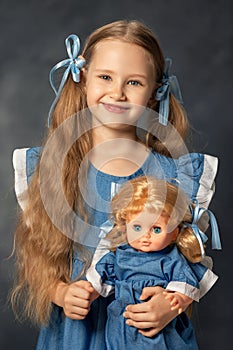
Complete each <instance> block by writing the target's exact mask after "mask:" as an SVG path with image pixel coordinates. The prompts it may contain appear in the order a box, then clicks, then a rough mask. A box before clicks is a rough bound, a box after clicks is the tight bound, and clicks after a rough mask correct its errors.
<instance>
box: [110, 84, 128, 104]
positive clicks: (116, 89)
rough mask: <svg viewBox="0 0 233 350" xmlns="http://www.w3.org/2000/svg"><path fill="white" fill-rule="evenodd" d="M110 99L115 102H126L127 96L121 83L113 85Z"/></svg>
mask: <svg viewBox="0 0 233 350" xmlns="http://www.w3.org/2000/svg"><path fill="white" fill-rule="evenodd" d="M110 97H111V98H112V99H114V100H115V101H125V99H126V96H125V93H124V88H123V86H122V84H121V83H115V84H114V85H112V89H111V91H110Z"/></svg>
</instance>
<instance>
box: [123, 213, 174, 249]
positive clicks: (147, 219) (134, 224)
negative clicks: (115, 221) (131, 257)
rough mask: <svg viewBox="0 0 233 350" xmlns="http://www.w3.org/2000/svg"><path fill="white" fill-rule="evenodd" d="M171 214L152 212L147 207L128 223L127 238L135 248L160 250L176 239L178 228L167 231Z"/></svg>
mask: <svg viewBox="0 0 233 350" xmlns="http://www.w3.org/2000/svg"><path fill="white" fill-rule="evenodd" d="M168 221H169V216H168V215H167V214H165V213H163V212H162V213H161V215H160V216H159V217H158V214H155V213H152V212H151V211H148V210H147V209H145V210H143V211H142V212H141V213H140V214H139V215H137V216H134V217H133V219H132V220H131V221H130V222H129V223H127V224H126V230H127V240H128V243H129V244H130V245H131V247H133V248H134V249H136V250H138V251H142V252H152V251H159V250H161V249H164V248H165V247H167V246H168V245H169V244H170V243H171V242H172V241H174V240H175V239H176V236H177V234H178V228H175V229H174V230H173V231H172V232H167V226H168Z"/></svg>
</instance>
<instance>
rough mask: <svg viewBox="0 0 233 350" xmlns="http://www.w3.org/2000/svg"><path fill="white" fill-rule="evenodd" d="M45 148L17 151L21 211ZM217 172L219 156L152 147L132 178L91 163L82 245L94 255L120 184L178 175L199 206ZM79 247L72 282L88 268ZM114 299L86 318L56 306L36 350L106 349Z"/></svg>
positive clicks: (103, 300) (210, 191) (208, 194)
mask: <svg viewBox="0 0 233 350" xmlns="http://www.w3.org/2000/svg"><path fill="white" fill-rule="evenodd" d="M41 152H42V149H41V148H40V147H34V148H28V149H17V150H15V151H14V155H13V165H14V169H15V191H16V196H17V198H18V202H19V204H20V206H21V208H22V209H24V207H25V204H26V202H27V187H28V184H29V182H30V180H31V177H32V176H33V174H34V172H35V168H36V166H37V164H38V162H39V161H40V154H41ZM216 172H217V158H215V157H212V156H209V155H203V154H199V153H191V154H186V155H184V156H182V157H180V158H178V159H172V158H168V157H165V156H162V155H160V154H158V153H155V152H154V151H150V152H149V153H148V157H147V159H146V160H145V162H144V163H143V164H142V166H141V167H140V168H139V169H138V170H137V171H136V172H135V173H133V174H132V175H130V176H120V177H119V176H113V175H109V174H106V173H103V172H101V171H98V170H97V169H95V167H94V166H93V165H92V164H89V170H88V176H87V186H86V198H85V200H86V203H87V205H86V208H87V211H88V214H89V218H90V222H89V224H90V225H89V226H88V230H87V231H86V232H85V235H83V236H82V238H80V241H79V242H78V244H80V243H81V244H83V245H84V246H85V247H86V248H87V249H89V251H90V253H91V254H94V253H95V251H96V247H97V246H98V244H99V242H101V238H100V237H99V234H100V228H101V226H102V225H103V223H105V222H106V221H107V219H108V217H109V203H110V201H111V198H112V195H113V193H114V192H115V191H116V188H117V185H118V184H123V183H124V182H126V181H128V180H130V179H132V178H135V177H138V176H142V175H151V176H154V177H157V178H164V179H168V180H170V179H174V178H175V179H178V180H179V182H180V185H181V187H182V188H183V189H184V191H185V192H186V193H187V195H188V196H189V197H190V198H191V199H195V198H197V199H198V201H199V203H200V206H204V207H207V206H208V204H209V202H210V200H211V198H212V195H213V192H214V186H213V184H214V178H215V176H216ZM51 239H52V238H51ZM76 246H77V245H76V244H75V245H74V250H73V259H72V276H71V278H72V280H74V279H76V278H77V277H78V275H79V273H80V272H81V270H82V268H83V266H84V261H83V258H82V257H81V256H80V254H79V252H78V250H77V249H76ZM104 253H106V251H105V252H104ZM82 278H83V279H85V278H86V276H84V277H82ZM112 299H113V295H110V296H108V297H106V298H105V297H99V298H98V299H96V300H95V301H94V302H93V303H92V305H91V310H90V312H89V314H88V315H87V317H86V319H85V320H82V321H79V320H71V319H69V318H67V317H65V316H64V313H63V310H62V308H60V307H58V306H56V305H53V311H52V314H51V319H50V322H49V325H47V326H42V327H41V330H40V334H39V339H38V342H37V350H52V349H53V350H73V349H78V350H89V349H90V350H105V349H106V342H105V327H106V321H107V306H108V305H109V303H110V302H111V301H112ZM111 332H114V330H111ZM120 348H121V347H120ZM187 349H188V348H187Z"/></svg>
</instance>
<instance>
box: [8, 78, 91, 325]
mask: <svg viewBox="0 0 233 350" xmlns="http://www.w3.org/2000/svg"><path fill="white" fill-rule="evenodd" d="M85 106H86V99H85V93H84V89H83V85H82V84H80V85H79V84H76V83H74V82H73V81H72V79H71V77H69V78H68V80H67V82H66V84H65V86H64V88H63V90H62V93H61V96H60V98H59V100H58V102H57V104H56V106H55V108H54V112H53V115H52V119H51V125H50V128H49V132H48V136H47V138H46V140H45V142H44V147H43V149H45V148H46V144H47V142H49V140H50V137H51V136H53V133H55V132H56V131H57V130H58V127H59V126H60V125H61V124H62V123H63V122H64V121H66V120H68V118H69V117H71V116H75V118H74V119H73V120H74V123H73V126H74V127H73V130H70V129H69V128H64V130H63V129H62V133H60V134H59V138H57V139H56V138H55V141H54V142H53V145H52V147H51V149H49V160H48V161H45V162H43V167H42V169H41V168H40V163H41V160H42V157H43V153H42V155H41V158H40V161H39V162H38V166H37V169H36V171H35V173H34V175H33V178H32V179H31V182H30V184H29V189H28V200H27V205H26V208H25V209H24V211H23V212H22V213H21V214H20V219H19V223H18V226H17V229H16V232H15V256H16V276H17V279H16V280H15V284H14V287H13V290H12V293H11V300H12V304H13V309H14V310H15V311H16V315H17V316H18V318H20V319H24V316H26V317H28V318H30V319H31V320H32V321H33V323H35V324H38V325H41V324H45V325H46V324H47V323H48V321H49V317H50V313H51V310H52V303H51V295H50V293H51V290H52V288H53V287H54V286H55V285H56V283H57V282H58V281H59V280H61V281H63V282H66V283H67V282H70V276H71V259H72V248H73V245H74V241H73V239H72V237H68V236H66V235H65V234H63V232H61V231H60V230H59V229H58V228H57V227H56V226H55V225H54V224H53V221H52V220H51V218H50V217H49V215H48V214H47V212H46V209H45V207H44V203H43V200H42V198H41V193H40V189H41V178H40V171H41V170H43V172H44V173H45V174H46V176H47V178H45V181H46V192H47V193H46V195H47V194H49V196H50V198H54V207H56V212H55V215H61V216H62V215H63V214H62V211H61V213H60V209H61V210H62V203H59V195H60V194H59V191H61V189H60V188H59V184H56V183H54V181H50V180H51V179H52V178H53V176H54V171H53V170H54V169H55V168H56V164H55V165H54V164H52V167H55V168H52V169H51V162H53V155H54V156H55V158H57V157H56V154H57V152H58V151H59V150H61V149H62V147H63V146H64V144H67V142H69V136H70V134H71V133H75V132H76V131H77V130H79V132H80V135H81V136H80V138H78V139H77V140H76V141H75V142H74V143H73V145H71V147H70V149H69V150H68V153H67V155H66V157H65V161H64V164H63V167H62V186H63V191H64V195H65V197H66V199H67V202H68V203H69V206H70V208H71V209H72V210H73V211H78V212H79V215H80V216H81V217H82V218H83V220H84V221H85V220H87V215H86V212H85V209H84V204H83V198H82V195H81V191H80V186H79V184H78V174H79V168H80V166H81V164H82V162H83V159H84V158H85V155H86V154H87V152H88V151H89V150H90V148H91V144H92V142H91V136H90V133H89V132H88V125H87V123H89V120H88V119H87V118H85V117H86V113H84V112H83V110H81V111H80V109H81V108H84V107H85ZM85 130H87V131H86V132H85ZM82 131H83V132H82ZM58 161H59V159H58ZM84 163H85V162H84ZM82 172H84V173H85V172H87V166H84V167H83V170H82ZM83 178H84V179H86V177H83ZM47 182H48V185H47ZM67 224H69V225H70V226H71V230H72V229H73V227H72V225H73V223H69V222H67ZM75 234H76V233H75ZM75 249H77V250H78V252H79V254H80V256H81V257H83V261H84V262H85V263H84V265H85V269H86V268H87V266H88V263H89V261H90V260H91V259H90V256H88V252H87V250H86V249H84V248H83V247H81V248H80V245H78V244H76V248H75ZM83 273H84V270H83V271H82V274H83ZM79 277H81V276H79ZM19 305H23V307H21V308H19ZM17 310H18V312H17Z"/></svg>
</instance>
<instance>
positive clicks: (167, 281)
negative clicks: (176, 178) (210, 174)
mask: <svg viewBox="0 0 233 350" xmlns="http://www.w3.org/2000/svg"><path fill="white" fill-rule="evenodd" d="M111 210H112V218H111V220H112V223H113V225H114V226H113V228H112V229H111V231H110V232H109V233H108V235H107V236H106V238H105V239H103V242H104V241H105V243H106V244H107V246H108V245H110V248H109V249H110V250H111V252H109V253H107V254H105V255H103V257H102V258H101V259H100V260H99V261H98V262H96V259H95V258H94V259H93V260H95V265H92V266H91V267H90V269H89V271H88V272H87V279H88V280H89V281H90V282H91V283H92V285H93V287H94V288H95V289H96V290H97V291H98V292H99V293H100V294H101V295H102V296H107V295H109V294H110V293H112V292H113V287H115V300H114V301H113V302H112V303H111V304H110V305H109V307H108V321H107V327H106V342H107V348H108V349H109V350H110V349H111V350H114V349H120V348H122V349H142V347H143V346H145V347H146V348H147V349H154V348H156V349H157V348H158V349H179V350H180V349H192V350H194V349H197V348H198V346H197V342H196V339H195V334H194V330H193V328H192V324H191V322H190V320H189V319H188V317H187V315H186V313H185V312H183V309H182V306H181V305H184V303H185V301H186V302H187V303H189V301H193V300H195V301H199V299H200V298H201V297H202V296H203V295H204V294H205V293H206V292H207V291H208V290H209V289H210V288H211V287H212V286H213V284H214V283H215V282H216V280H217V276H216V275H215V274H214V273H213V272H212V271H211V270H210V269H208V268H207V267H206V266H204V265H203V264H202V263H201V261H202V259H203V257H204V243H205V242H206V239H207V236H206V235H205V234H204V233H203V232H202V231H201V229H200V227H202V230H205V229H206V223H207V221H206V218H207V217H206V214H209V217H210V219H211V221H210V222H211V226H212V230H213V237H214V239H215V243H214V246H215V248H216V247H218V248H220V241H219V238H218V230H217V227H216V222H215V219H214V217H213V214H212V213H210V212H209V211H205V210H202V209H200V210H199V206H198V204H197V203H196V204H191V203H190V200H188V198H187V196H186V195H185V194H184V192H183V191H182V190H181V189H179V188H178V187H177V186H175V185H174V184H171V183H169V182H166V181H164V180H158V179H155V178H153V177H146V176H143V177H138V178H137V179H134V180H131V181H129V182H128V183H126V184H125V185H123V186H122V188H121V189H120V191H119V193H118V194H117V195H116V196H115V197H114V198H113V200H112V203H111ZM196 220H198V223H197V222H195V221H196ZM103 242H102V245H101V246H100V248H99V249H97V253H96V254H98V251H99V253H100V254H103V252H104V249H103V247H104V243H103ZM216 242H218V243H216ZM101 249H102V252H101ZM201 285H202V286H205V287H204V289H202V292H201V293H200V286H201ZM151 286H161V287H163V288H165V292H164V293H165V294H166V298H167V299H168V300H169V301H170V303H171V308H172V310H177V313H178V316H177V317H176V318H175V319H174V320H173V321H172V322H170V323H169V324H168V325H167V326H166V327H165V328H164V329H163V330H162V331H161V332H159V334H157V336H154V337H152V338H147V337H144V336H143V335H141V334H140V333H139V332H138V331H137V330H136V329H135V328H134V327H129V326H128V325H127V324H126V323H127V322H126V323H125V319H124V316H127V311H126V312H125V308H126V306H127V305H128V304H131V303H140V302H141V300H140V295H141V292H142V289H143V288H145V287H151ZM129 324H130V323H129Z"/></svg>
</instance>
